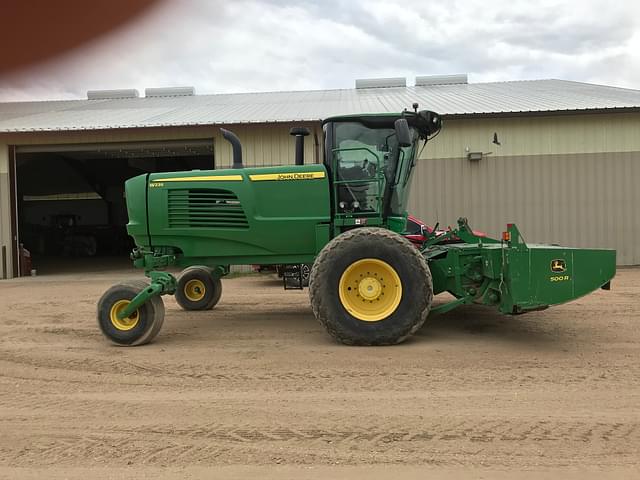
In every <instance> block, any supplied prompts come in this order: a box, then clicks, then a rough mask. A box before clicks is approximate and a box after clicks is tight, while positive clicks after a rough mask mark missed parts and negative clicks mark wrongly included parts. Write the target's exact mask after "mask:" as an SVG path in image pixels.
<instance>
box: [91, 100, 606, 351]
mask: <svg viewBox="0 0 640 480" xmlns="http://www.w3.org/2000/svg"><path fill="white" fill-rule="evenodd" d="M440 128H441V119H440V116H439V115H438V114H436V113H434V112H431V111H419V112H418V111H417V109H416V111H414V112H411V111H404V112H402V113H398V114H388V113H384V114H372V115H345V116H339V117H332V118H329V119H327V120H325V121H324V122H323V130H324V161H323V163H322V164H307V165H305V164H304V159H303V148H302V147H303V141H304V135H305V134H306V133H308V131H305V129H302V128H299V129H293V130H294V131H292V133H293V134H295V135H296V164H295V165H286V166H278V167H264V168H244V166H243V163H242V149H241V145H240V141H239V140H238V138H237V137H236V136H235V135H234V134H233V133H232V132H230V131H227V130H224V129H222V134H223V136H224V138H225V139H227V140H228V141H229V142H230V143H231V145H232V148H233V168H230V169H225V170H211V171H199V170H198V171H190V172H173V173H150V174H145V175H140V176H138V177H135V178H132V179H130V180H128V181H127V183H126V197H127V208H128V212H129V224H128V231H129V234H130V235H131V236H132V237H133V238H134V240H135V243H136V245H137V247H136V249H135V250H134V251H133V253H132V259H133V261H134V264H135V265H136V266H137V267H140V268H144V271H145V275H146V276H147V277H148V278H149V279H150V282H146V281H141V282H129V283H122V284H118V285H114V286H113V287H111V288H110V289H109V290H107V292H105V294H104V295H103V296H102V298H101V299H100V301H99V302H98V313H97V315H98V324H99V326H100V329H101V330H102V332H103V333H104V334H105V336H107V337H108V338H109V339H110V340H111V341H113V342H114V343H116V344H119V345H141V344H144V343H147V342H149V341H151V340H152V339H153V338H154V337H155V336H156V335H157V334H158V332H159V331H160V328H161V326H162V323H163V321H164V304H163V302H162V299H161V296H162V295H166V294H169V295H175V297H176V300H177V302H178V304H179V305H180V306H181V307H182V308H184V309H187V310H208V309H211V308H213V307H214V306H215V305H216V303H217V302H218V301H219V300H220V297H221V294H222V284H221V281H220V279H221V278H222V277H223V276H224V275H226V274H227V273H228V272H229V266H230V265H247V264H263V265H266V264H280V265H288V266H290V267H291V269H290V271H289V272H286V271H285V276H287V277H289V281H291V278H292V277H295V275H296V272H298V273H299V271H300V270H301V269H300V268H298V269H297V270H296V268H295V267H296V266H301V265H307V264H311V263H312V264H313V267H312V269H311V274H310V278H309V293H310V298H311V307H312V309H313V313H314V315H315V317H316V318H317V319H318V320H319V321H320V322H321V323H322V324H323V325H324V326H325V328H326V329H327V331H328V332H329V333H330V334H331V335H332V336H333V337H334V338H335V339H337V340H338V341H340V342H342V343H346V344H350V345H389V344H395V343H399V342H401V341H403V340H404V339H406V338H407V337H408V336H410V335H411V334H413V333H414V332H416V330H418V329H419V328H420V327H421V326H422V325H423V323H424V322H425V320H426V319H427V317H428V315H430V314H434V313H442V312H446V311H449V310H451V309H453V308H455V307H457V306H459V305H464V304H470V303H479V304H484V305H488V306H493V307H495V308H497V309H498V310H499V311H500V312H501V313H504V314H520V313H525V312H528V311H532V310H541V309H544V308H547V307H548V306H550V305H556V304H560V303H564V302H567V301H570V300H573V299H575V298H578V297H580V296H582V295H586V294H587V293H589V292H592V291H594V290H596V289H598V288H605V289H607V288H609V285H610V280H611V279H612V278H613V276H614V275H615V264H616V257H615V251H614V250H594V249H578V248H564V247H559V246H551V245H529V244H526V243H525V242H524V241H523V239H522V237H521V235H520V232H519V231H518V229H517V228H516V226H515V225H513V224H510V225H508V226H507V229H506V231H505V232H504V233H503V234H502V238H500V239H497V240H494V239H489V238H486V237H482V236H477V235H476V234H474V232H473V231H472V230H471V229H470V228H469V226H468V225H467V221H466V220H465V219H460V220H459V221H458V226H457V228H456V229H453V230H451V231H449V232H447V233H445V234H442V233H439V234H437V233H435V232H434V233H433V234H431V235H430V236H429V237H428V239H427V241H426V242H425V244H424V246H423V247H422V248H421V249H418V248H416V247H415V246H413V245H412V244H411V243H410V242H409V241H408V240H407V239H405V238H404V237H403V236H402V235H401V234H402V233H403V231H404V229H405V224H406V218H407V212H406V205H407V198H408V194H409V186H410V184H411V175H412V172H413V168H414V165H415V161H416V158H417V156H418V155H419V152H418V150H419V149H420V148H421V147H422V141H424V142H425V143H426V142H427V141H428V140H429V139H431V138H433V136H434V135H436V134H437V133H438V132H439V131H440ZM172 266H173V267H181V268H184V270H183V271H182V273H181V274H180V275H179V277H178V278H176V277H174V276H173V275H171V274H170V273H168V272H166V271H164V270H165V269H166V267H172ZM285 280H286V279H285ZM300 285H302V278H301V276H300ZM441 292H449V293H450V294H452V295H453V297H454V298H453V299H452V300H451V301H449V302H445V303H442V304H439V305H438V306H437V307H434V308H432V299H433V296H434V295H437V294H439V293H441Z"/></svg>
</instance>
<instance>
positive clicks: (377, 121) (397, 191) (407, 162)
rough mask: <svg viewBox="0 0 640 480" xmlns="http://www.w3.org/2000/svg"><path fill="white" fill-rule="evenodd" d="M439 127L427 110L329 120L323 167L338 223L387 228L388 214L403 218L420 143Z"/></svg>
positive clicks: (325, 131)
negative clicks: (363, 223)
mask: <svg viewBox="0 0 640 480" xmlns="http://www.w3.org/2000/svg"><path fill="white" fill-rule="evenodd" d="M440 127H441V121H440V116H439V115H438V114H436V113H434V112H430V111H426V110H423V111H420V112H407V111H405V112H402V113H398V114H383V115H366V114H364V115H344V116H339V117H331V118H328V119H326V120H325V121H324V122H323V131H324V138H325V158H324V163H325V166H326V168H327V170H328V172H329V178H330V179H331V182H332V185H333V188H332V196H333V198H332V210H333V212H334V218H335V219H336V221H338V222H340V219H342V220H344V221H345V223H344V225H349V224H350V223H351V222H350V221H349V219H354V218H358V219H359V220H360V222H359V223H358V222H356V224H362V222H365V223H367V224H370V225H382V224H384V223H386V219H387V217H389V216H396V217H404V215H405V209H406V204H407V197H408V190H409V185H410V182H411V175H412V171H413V166H414V162H415V159H416V156H417V154H418V151H417V150H418V143H419V140H420V139H423V140H425V141H426V140H428V139H429V138H431V137H433V136H434V135H435V134H436V133H437V132H438V131H439V130H440Z"/></svg>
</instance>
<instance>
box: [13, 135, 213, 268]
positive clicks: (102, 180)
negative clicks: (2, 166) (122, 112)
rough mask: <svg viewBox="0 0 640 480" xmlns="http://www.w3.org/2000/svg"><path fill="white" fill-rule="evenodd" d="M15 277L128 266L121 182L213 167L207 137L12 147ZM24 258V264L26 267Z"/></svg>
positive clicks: (210, 142) (122, 186) (127, 246)
mask: <svg viewBox="0 0 640 480" xmlns="http://www.w3.org/2000/svg"><path fill="white" fill-rule="evenodd" d="M15 159H16V160H15V172H16V192H17V195H16V199H17V203H16V210H17V224H18V236H19V243H21V244H22V245H23V246H24V249H25V250H26V251H28V252H29V254H30V256H27V257H25V255H24V252H20V253H22V255H20V257H21V270H22V272H23V274H24V273H25V272H28V271H30V270H31V269H32V268H33V269H36V270H37V272H38V274H48V273H63V272H70V271H76V272H77V271H100V270H109V269H112V268H118V267H123V266H128V265H129V263H128V252H130V250H131V248H132V247H133V243H132V240H131V239H130V237H129V236H128V235H127V233H126V224H127V221H128V218H127V211H126V201H125V198H124V182H125V181H126V180H127V179H129V178H131V177H134V176H136V175H140V174H142V173H146V172H162V171H183V170H194V169H202V170H205V169H213V168H215V161H214V149H213V139H212V138H209V139H198V140H175V141H161V142H158V141H153V142H122V143H100V144H74V145H30V146H18V147H16V156H15ZM29 263H31V265H29Z"/></svg>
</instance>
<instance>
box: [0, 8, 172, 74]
mask: <svg viewBox="0 0 640 480" xmlns="http://www.w3.org/2000/svg"><path fill="white" fill-rule="evenodd" d="M159 3H162V0H90V1H87V0H61V1H51V0H5V1H3V2H2V7H1V10H2V15H0V22H1V26H0V75H2V74H5V73H9V72H12V71H15V70H18V69H21V68H26V67H30V66H34V65H37V64H38V63H41V62H44V61H46V60H50V59H52V58H54V57H56V56H58V55H60V54H62V53H66V52H68V51H69V50H72V49H74V48H76V47H80V46H82V45H84V44H86V43H88V42H90V41H91V40H93V39H95V38H96V37H99V36H102V35H105V34H106V33H109V32H111V31H113V30H115V29H117V28H118V27H121V26H123V25H124V24H126V23H128V22H130V21H132V20H136V19H137V18H138V17H139V16H141V14H143V13H145V12H146V11H147V10H149V9H150V8H151V7H152V6H154V5H156V4H159Z"/></svg>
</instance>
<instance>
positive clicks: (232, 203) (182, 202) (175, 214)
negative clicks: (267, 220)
mask: <svg viewBox="0 0 640 480" xmlns="http://www.w3.org/2000/svg"><path fill="white" fill-rule="evenodd" d="M168 194H169V209H168V211H169V228H242V229H247V228H249V222H248V221H247V216H246V215H245V213H244V210H243V208H242V205H241V204H240V200H238V197H237V196H236V195H235V193H233V192H230V191H228V190H220V189H209V188H198V189H188V190H187V189H185V190H182V189H176V190H169V191H168Z"/></svg>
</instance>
